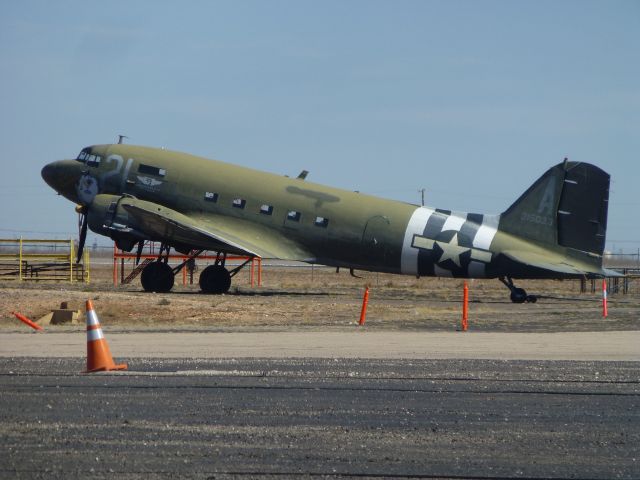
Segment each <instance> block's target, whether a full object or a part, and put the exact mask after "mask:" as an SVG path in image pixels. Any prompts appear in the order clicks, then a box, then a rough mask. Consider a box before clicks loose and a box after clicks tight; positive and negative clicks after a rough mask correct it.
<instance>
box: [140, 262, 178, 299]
mask: <svg viewBox="0 0 640 480" xmlns="http://www.w3.org/2000/svg"><path fill="white" fill-rule="evenodd" d="M173 281H174V277H173V269H172V268H171V267H170V266H169V265H167V264H166V263H164V262H163V261H162V260H158V261H156V262H151V263H150V264H149V265H147V266H146V267H144V270H142V274H141V275H140V282H141V283H142V288H144V290H145V292H157V293H166V292H168V291H169V290H171V289H172V288H173Z"/></svg>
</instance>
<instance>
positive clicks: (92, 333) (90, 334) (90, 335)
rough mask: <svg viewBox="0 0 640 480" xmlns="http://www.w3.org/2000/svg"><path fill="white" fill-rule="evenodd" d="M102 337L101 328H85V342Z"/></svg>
mask: <svg viewBox="0 0 640 480" xmlns="http://www.w3.org/2000/svg"><path fill="white" fill-rule="evenodd" d="M103 338H104V333H102V329H101V328H98V329H96V330H87V342H93V341H95V340H102V339H103Z"/></svg>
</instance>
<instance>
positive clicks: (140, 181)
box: [42, 143, 617, 303]
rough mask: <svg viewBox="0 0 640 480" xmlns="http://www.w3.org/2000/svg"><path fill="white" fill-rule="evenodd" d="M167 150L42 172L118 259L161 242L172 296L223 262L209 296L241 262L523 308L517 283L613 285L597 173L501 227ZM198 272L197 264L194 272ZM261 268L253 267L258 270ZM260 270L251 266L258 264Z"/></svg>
mask: <svg viewBox="0 0 640 480" xmlns="http://www.w3.org/2000/svg"><path fill="white" fill-rule="evenodd" d="M307 173H308V172H306V171H303V172H302V173H301V174H300V175H299V176H298V177H297V178H291V177H288V176H286V175H282V176H281V175H276V174H272V173H266V172H261V171H257V170H253V169H249V168H245V167H242V166H237V165H232V164H229V163H224V162H221V161H217V160H209V159H206V158H202V157H198V156H194V155H189V154H186V153H179V152H173V151H169V150H165V149H160V148H151V147H143V146H134V145H128V144H122V143H118V144H107V145H93V146H89V147H86V148H83V149H82V150H81V152H80V154H79V155H78V156H77V157H76V158H75V159H69V160H59V161H55V162H52V163H49V164H47V165H46V166H45V167H44V168H43V169H42V178H43V179H44V180H45V182H46V183H47V184H49V185H50V186H51V187H52V188H53V189H54V190H55V191H56V192H58V194H60V195H62V196H64V197H65V198H67V199H69V200H71V201H72V202H74V203H76V204H77V207H76V211H77V212H78V213H80V214H81V229H80V234H79V247H78V257H77V260H76V262H79V261H80V258H81V256H82V251H83V248H84V243H85V239H86V235H87V228H90V229H91V230H92V231H93V232H95V233H98V234H101V235H105V236H107V237H110V238H111V239H113V240H114V241H115V243H116V245H117V246H118V248H120V249H122V250H124V251H129V252H130V251H132V250H133V249H134V248H135V247H136V246H137V258H138V261H139V260H140V255H141V253H142V248H143V246H144V242H145V241H149V240H151V241H156V242H160V243H161V248H160V253H159V254H158V258H157V261H154V262H151V263H149V264H148V265H147V266H146V267H145V268H144V270H143V271H142V274H141V283H142V287H143V289H144V290H145V291H153V292H168V291H170V290H171V288H172V287H173V284H174V275H175V274H176V273H177V272H178V271H179V270H180V268H182V264H181V265H179V266H177V267H173V268H172V267H171V266H170V265H169V264H168V254H169V252H170V250H171V248H173V249H175V250H176V251H178V252H180V253H182V254H184V255H188V259H189V260H191V259H194V258H196V257H197V256H198V255H200V254H201V253H202V252H203V251H214V252H217V259H216V261H215V264H213V265H209V266H208V267H206V268H205V269H204V270H203V271H202V272H201V274H200V278H199V285H200V288H201V290H202V292H204V293H213V294H220V293H225V292H227V291H228V290H229V288H230V286H231V277H232V276H234V275H235V274H236V273H237V272H238V271H239V270H240V269H241V268H243V267H244V265H246V263H245V264H243V265H240V266H238V267H236V268H234V269H232V270H229V269H227V268H226V265H225V263H226V257H227V255H243V256H247V257H250V258H253V257H262V258H267V259H282V260H295V261H301V262H307V263H312V264H323V265H328V266H333V267H336V268H337V270H339V269H340V268H348V269H349V270H350V272H351V274H352V275H353V274H354V273H353V272H354V270H363V271H371V272H384V273H394V274H404V275H413V276H416V277H418V278H419V277H422V276H441V277H454V278H497V279H499V280H500V281H501V282H502V283H503V284H504V285H505V286H506V287H507V288H508V289H509V291H510V299H511V301H513V302H514V303H524V302H535V301H536V300H537V296H535V295H528V294H527V292H526V291H525V290H524V289H523V288H519V287H516V286H515V284H514V279H565V278H602V277H605V276H616V275H617V273H616V272H613V271H611V270H607V269H604V268H603V267H602V255H603V251H604V245H605V234H606V227H607V211H608V201H609V181H610V177H609V175H608V174H607V173H606V172H604V171H603V170H601V169H600V168H598V167H596V166H594V165H591V164H589V163H584V162H573V161H568V160H567V159H565V160H564V161H563V162H561V163H559V164H557V165H555V166H553V167H551V168H550V169H549V170H547V171H546V172H545V173H544V174H543V175H542V176H541V177H540V178H539V179H538V180H537V181H536V182H535V183H533V185H531V187H529V189H528V190H527V191H525V192H524V193H523V194H522V195H521V196H520V198H518V199H517V200H516V201H515V202H514V203H513V204H512V205H511V206H510V207H509V208H507V210H505V211H504V212H503V213H501V214H499V215H487V214H479V213H467V212H458V211H451V210H443V209H438V208H431V207H424V206H419V205H414V204H409V203H404V202H400V201H394V200H387V199H382V198H378V197H375V196H370V195H366V194H363V193H359V192H354V191H347V190H341V189H337V188H332V187H329V186H323V185H319V184H315V183H311V182H308V181H307V180H306V176H307ZM189 260H187V261H189ZM249 261H250V260H249ZM247 263H248V262H247Z"/></svg>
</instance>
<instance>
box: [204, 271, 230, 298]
mask: <svg viewBox="0 0 640 480" xmlns="http://www.w3.org/2000/svg"><path fill="white" fill-rule="evenodd" d="M230 287H231V275H230V274H229V271H228V270H227V269H226V268H224V267H223V266H222V265H209V266H208V267H207V268H205V269H204V270H203V271H202V273H201V274H200V288H201V289H202V291H203V292H204V293H217V294H220V293H227V292H228V291H229V288H230Z"/></svg>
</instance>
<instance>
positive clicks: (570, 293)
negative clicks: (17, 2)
mask: <svg viewBox="0 0 640 480" xmlns="http://www.w3.org/2000/svg"><path fill="white" fill-rule="evenodd" d="M358 274H359V275H362V276H363V278H361V279H358V278H353V277H351V276H350V275H349V273H348V272H346V271H341V272H340V273H339V274H336V273H335V270H333V269H329V268H323V267H314V268H313V269H311V268H286V267H269V266H265V268H264V274H263V286H262V287H260V288H251V287H250V286H249V273H248V271H247V270H244V271H242V272H241V273H239V274H238V275H237V276H236V277H234V279H233V286H232V288H231V291H230V292H229V294H227V295H220V296H211V295H203V294H200V293H199V289H198V287H197V285H186V286H183V285H182V277H181V276H180V275H179V276H178V277H176V284H177V285H176V287H175V288H174V291H172V292H170V293H166V294H155V293H145V292H143V291H142V288H141V287H140V284H139V281H137V280H134V283H133V284H131V285H125V286H120V287H113V285H112V284H111V278H112V273H111V268H110V267H109V266H102V267H97V268H95V267H94V269H93V271H92V283H91V284H89V285H85V284H74V285H69V284H67V283H30V282H23V283H22V284H17V283H15V282H5V283H3V284H0V307H1V308H0V329H3V330H5V331H6V330H7V329H16V330H22V329H23V327H22V324H19V323H18V322H17V321H16V320H15V319H14V318H13V317H12V316H11V315H10V314H9V312H10V311H12V310H17V311H20V312H22V313H24V314H26V315H28V316H29V317H30V318H33V319H37V318H39V317H40V316H42V315H44V314H46V313H48V312H49V311H50V310H51V309H53V308H58V307H59V305H60V303H61V302H62V301H67V302H69V307H70V308H78V309H84V302H85V300H86V299H88V298H91V299H93V300H95V305H96V309H97V311H98V314H99V316H100V320H101V322H102V323H103V324H104V325H108V326H111V327H116V328H122V329H125V330H126V329H130V328H154V329H158V328H159V329H167V330H176V329H225V330H226V329H235V330H238V329H239V330H242V329H283V328H327V327H330V328H353V325H355V324H356V323H357V320H358V317H359V314H360V308H361V303H362V294H363V291H364V289H365V287H366V286H367V285H368V286H370V287H371V297H370V303H369V309H368V316H367V328H376V329H416V330H418V329H420V330H422V329H431V330H438V329H443V330H454V329H456V328H457V326H458V324H459V321H460V310H461V299H462V285H463V281H462V280H458V279H440V278H421V279H416V278H414V277H406V276H397V275H386V274H376V273H366V272H365V273H361V272H358ZM518 284H519V286H522V287H524V288H526V289H527V291H528V292H530V293H536V294H540V295H543V298H541V299H540V300H539V301H538V303H536V304H524V305H514V304H512V303H511V302H510V301H509V300H508V291H507V289H506V288H505V287H504V286H503V285H502V284H501V283H500V282H498V281H497V280H471V281H469V289H470V302H471V303H470V325H471V328H473V329H476V330H517V331H537V330H546V331H549V330H551V331H557V330H583V331H584V330H637V329H639V328H640V292H639V291H638V286H637V285H636V284H634V285H632V287H633V288H632V292H633V293H632V294H630V295H618V296H611V297H610V317H609V319H607V320H603V319H602V317H601V310H600V308H601V307H600V293H599V292H597V293H595V294H591V293H587V294H580V293H579V290H580V284H579V282H578V281H522V282H518ZM82 327H83V326H82V325H80V326H78V327H76V328H78V329H81V328H82ZM50 328H52V329H53V328H68V327H50Z"/></svg>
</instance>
